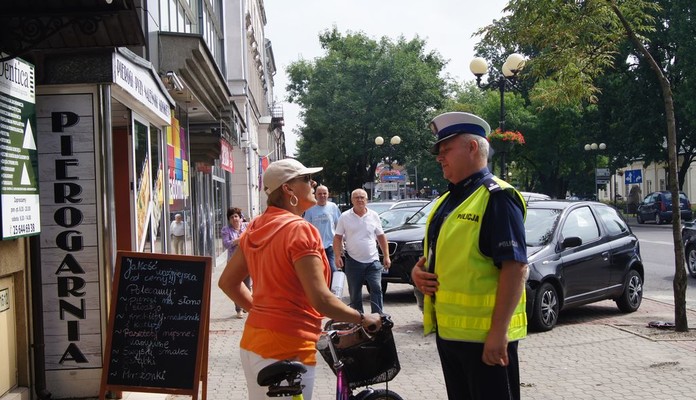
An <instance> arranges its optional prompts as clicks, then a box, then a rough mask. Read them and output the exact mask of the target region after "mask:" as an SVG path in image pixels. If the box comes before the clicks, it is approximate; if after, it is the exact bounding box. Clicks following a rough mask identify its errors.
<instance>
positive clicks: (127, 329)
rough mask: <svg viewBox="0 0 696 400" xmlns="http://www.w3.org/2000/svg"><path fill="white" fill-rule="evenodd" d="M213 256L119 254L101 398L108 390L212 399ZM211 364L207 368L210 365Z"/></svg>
mask: <svg viewBox="0 0 696 400" xmlns="http://www.w3.org/2000/svg"><path fill="white" fill-rule="evenodd" d="M211 264H212V260H211V258H210V257H196V256H180V255H168V254H155V253H134V252H119V253H118V255H117V261H116V269H115V276H114V285H113V292H112V296H113V297H112V303H111V313H110V316H109V325H110V326H109V331H108V335H107V340H106V346H107V348H106V357H105V358H106V359H105V362H104V371H103V374H102V396H101V398H103V395H104V394H105V392H106V390H116V391H136V392H137V391H142V392H155V393H174V394H189V395H192V396H193V398H194V399H195V398H197V395H198V385H199V382H200V381H201V380H202V381H203V389H204V391H203V393H204V397H205V389H206V386H207V385H206V374H207V348H208V346H207V345H208V318H209V312H210V284H211ZM203 367H204V368H203Z"/></svg>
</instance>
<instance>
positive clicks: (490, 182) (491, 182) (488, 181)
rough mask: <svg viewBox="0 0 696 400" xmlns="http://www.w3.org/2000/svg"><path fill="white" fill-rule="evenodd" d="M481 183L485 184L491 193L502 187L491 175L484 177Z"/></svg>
mask: <svg viewBox="0 0 696 400" xmlns="http://www.w3.org/2000/svg"><path fill="white" fill-rule="evenodd" d="M481 184H482V185H483V186H485V187H486V189H488V191H489V192H491V193H495V192H498V191H500V190H503V188H501V187H500V185H498V182H496V181H495V179H493V177H492V176H491V177H488V178H484V179H483V182H482V183H481Z"/></svg>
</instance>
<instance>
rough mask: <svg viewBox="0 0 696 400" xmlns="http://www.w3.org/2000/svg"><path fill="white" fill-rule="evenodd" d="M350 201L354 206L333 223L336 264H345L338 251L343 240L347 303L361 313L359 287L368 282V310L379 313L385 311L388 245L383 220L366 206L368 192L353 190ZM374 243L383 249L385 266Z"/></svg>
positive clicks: (341, 249)
mask: <svg viewBox="0 0 696 400" xmlns="http://www.w3.org/2000/svg"><path fill="white" fill-rule="evenodd" d="M350 201H351V203H353V208H351V209H350V210H348V211H346V212H344V213H343V214H341V218H339V219H338V224H337V225H336V234H335V235H334V240H333V247H334V253H335V261H336V266H337V267H338V268H339V269H342V268H343V267H344V265H343V259H342V258H341V254H342V253H343V241H344V239H345V243H346V262H345V264H346V265H345V273H346V278H347V281H348V292H349V293H350V306H351V307H353V308H354V309H356V310H358V311H360V312H362V311H363V304H362V286H363V282H367V287H368V288H369V289H370V302H371V310H372V312H373V313H381V312H383V310H384V305H383V300H382V269H383V268H386V269H389V267H390V266H391V259H390V258H389V247H388V245H387V237H386V236H385V235H384V231H383V230H382V222H381V221H380V220H379V216H378V215H377V213H376V212H374V211H372V210H370V209H368V208H367V192H365V191H364V190H362V189H355V190H353V192H352V193H351V196H350ZM377 243H379V247H380V249H382V254H383V255H384V257H383V262H384V267H382V264H381V263H380V262H379V253H378V252H377Z"/></svg>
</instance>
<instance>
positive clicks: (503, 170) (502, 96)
mask: <svg viewBox="0 0 696 400" xmlns="http://www.w3.org/2000/svg"><path fill="white" fill-rule="evenodd" d="M505 79H506V78H505V76H504V75H500V80H499V81H498V89H500V121H499V126H500V132H505V83H506V82H505ZM505 153H507V151H506V150H505V149H503V151H502V152H501V153H500V163H501V165H500V175H501V176H500V178H501V179H503V180H505V179H507V171H506V166H505Z"/></svg>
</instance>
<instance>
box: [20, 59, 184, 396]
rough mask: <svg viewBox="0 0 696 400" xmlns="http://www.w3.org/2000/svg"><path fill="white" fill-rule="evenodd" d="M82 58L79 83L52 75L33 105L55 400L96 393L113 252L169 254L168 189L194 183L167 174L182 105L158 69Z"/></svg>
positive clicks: (48, 356)
mask: <svg viewBox="0 0 696 400" xmlns="http://www.w3.org/2000/svg"><path fill="white" fill-rule="evenodd" d="M63 61H64V60H63ZM84 61H85V62H86V63H87V62H91V64H89V65H85V70H86V71H87V72H88V73H86V74H81V75H80V76H81V77H83V78H84V79H82V80H83V82H77V83H69V84H61V83H60V82H58V81H60V77H61V74H58V75H57V76H56V75H54V80H55V81H56V83H55V84H52V85H43V86H39V87H38V89H37V100H36V109H37V112H36V114H37V115H36V117H37V131H38V143H37V145H38V153H39V171H40V174H39V175H40V203H41V221H42V232H41V235H40V239H39V241H38V242H39V251H38V252H37V253H38V254H37V257H35V258H33V259H32V265H31V268H32V271H40V282H35V286H34V288H33V289H34V290H35V291H39V292H40V297H41V298H42V302H41V307H40V310H37V313H38V314H40V315H34V319H35V320H36V319H37V318H38V319H40V321H41V324H42V325H43V329H42V332H40V335H39V336H40V338H41V339H40V340H42V341H43V343H38V345H40V346H43V349H44V351H43V354H40V357H38V358H41V359H36V360H35V362H36V364H37V365H36V371H35V374H36V375H39V374H41V375H43V376H44V377H45V386H46V390H47V391H48V392H50V393H51V394H52V396H53V397H54V398H73V397H75V398H82V397H96V396H97V395H98V393H99V385H100V380H101V372H102V371H101V370H102V360H103V356H104V354H103V351H104V341H105V337H106V323H107V320H108V310H109V307H108V305H109V302H110V300H111V299H110V290H111V285H112V276H113V270H114V263H115V257H116V252H117V251H118V250H129V251H141V252H166V249H167V246H168V245H169V238H168V233H169V224H168V215H169V211H170V207H169V206H170V204H172V202H173V201H174V198H175V197H178V196H179V195H176V194H172V192H177V193H185V192H187V190H186V189H181V188H179V190H177V191H174V190H172V186H185V184H186V180H185V179H182V180H181V181H182V184H181V185H172V183H173V180H172V178H171V175H172V174H171V171H170V166H169V154H168V149H169V143H170V141H171V140H170V138H169V137H168V135H167V132H168V131H169V128H170V127H171V125H172V121H173V120H174V121H175V118H173V115H172V106H173V105H174V103H173V100H172V99H171V97H170V96H169V95H168V94H167V92H166V90H165V89H164V87H163V85H162V83H161V81H160V80H159V77H158V75H157V74H156V73H155V71H154V69H153V68H152V66H151V65H150V63H149V62H147V61H146V60H144V59H142V58H140V57H138V56H136V55H135V54H133V53H132V52H130V51H128V50H126V49H116V50H114V51H110V52H105V53H101V54H98V55H95V54H92V55H90V57H89V58H88V59H87V60H84ZM63 65H64V64H61V62H60V61H59V62H57V63H55V64H51V63H50V62H49V63H47V64H45V65H40V66H37V68H41V67H43V68H51V69H53V70H56V69H59V70H60V67H61V66H63ZM100 67H101V68H100ZM74 72H75V71H72V73H73V74H74ZM63 73H64V74H65V75H66V76H67V75H69V73H70V71H63ZM90 73H91V75H90ZM104 76H109V80H108V81H107V82H99V80H98V79H95V78H96V77H104ZM179 158H184V159H185V158H186V157H185V156H184V157H181V155H180V157H179ZM174 175H176V174H174ZM174 181H176V179H174ZM179 197H180V196H179ZM35 337H36V335H35Z"/></svg>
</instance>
